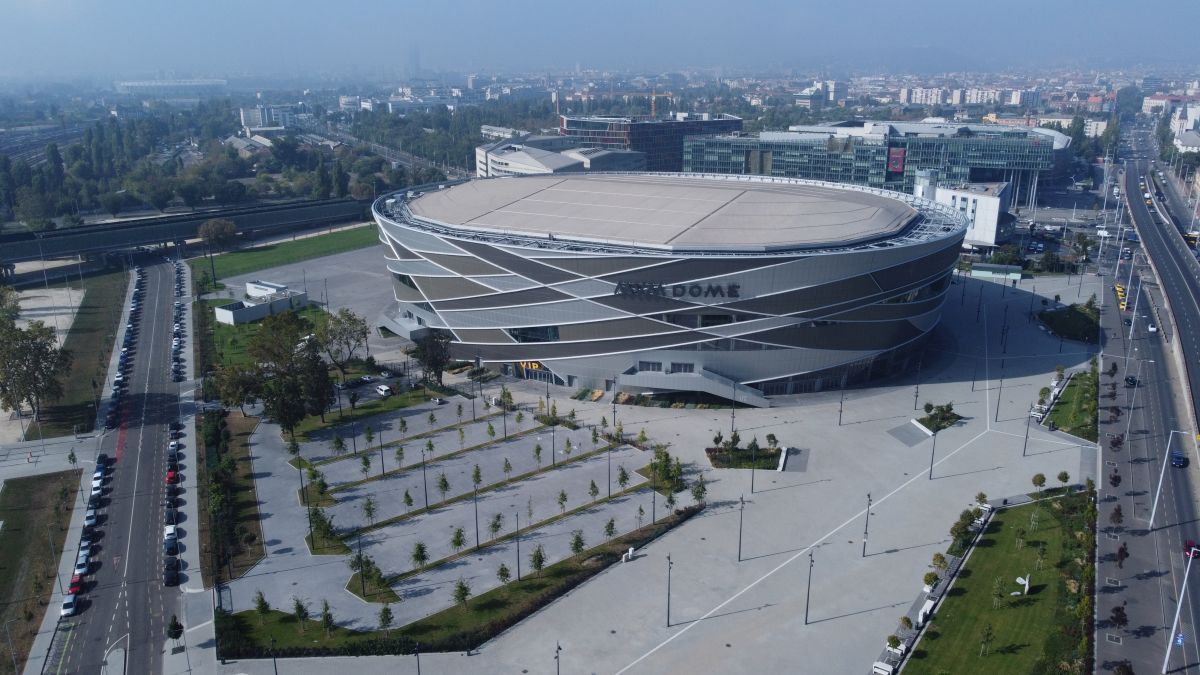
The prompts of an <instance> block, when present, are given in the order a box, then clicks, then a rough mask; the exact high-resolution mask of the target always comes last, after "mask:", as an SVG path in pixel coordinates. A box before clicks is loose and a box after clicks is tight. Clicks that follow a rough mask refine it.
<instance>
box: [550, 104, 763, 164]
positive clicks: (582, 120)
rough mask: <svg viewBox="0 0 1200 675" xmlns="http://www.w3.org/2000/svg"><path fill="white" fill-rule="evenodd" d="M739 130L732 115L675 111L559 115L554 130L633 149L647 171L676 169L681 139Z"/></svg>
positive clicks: (584, 140)
mask: <svg viewBox="0 0 1200 675" xmlns="http://www.w3.org/2000/svg"><path fill="white" fill-rule="evenodd" d="M741 130H742V119H741V118H740V117H734V116H732V115H709V114H707V113H705V114H701V115H694V114H688V113H676V114H675V115H674V116H673V117H668V118H652V117H588V116H574V115H561V116H560V117H559V126H558V133H559V135H560V136H571V137H574V138H576V139H578V140H579V143H580V144H581V145H583V146H587V147H596V148H610V149H618V150H637V151H638V152H643V153H645V154H646V170H647V171H679V170H680V169H681V168H682V167H683V139H684V138H686V137H689V136H707V135H713V134H728V133H732V132H736V131H741Z"/></svg>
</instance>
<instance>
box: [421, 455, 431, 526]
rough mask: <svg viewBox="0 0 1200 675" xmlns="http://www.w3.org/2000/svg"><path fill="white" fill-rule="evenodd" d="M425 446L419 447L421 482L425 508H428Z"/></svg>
mask: <svg viewBox="0 0 1200 675" xmlns="http://www.w3.org/2000/svg"><path fill="white" fill-rule="evenodd" d="M426 464H428V462H427V461H426V459H425V448H421V484H422V485H424V486H425V510H426V511H428V510H429V475H428V474H427V473H426V472H425V465H426Z"/></svg>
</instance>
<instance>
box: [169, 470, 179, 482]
mask: <svg viewBox="0 0 1200 675" xmlns="http://www.w3.org/2000/svg"><path fill="white" fill-rule="evenodd" d="M178 482H179V474H178V473H175V472H174V471H168V472H167V485H174V484H176V483H178Z"/></svg>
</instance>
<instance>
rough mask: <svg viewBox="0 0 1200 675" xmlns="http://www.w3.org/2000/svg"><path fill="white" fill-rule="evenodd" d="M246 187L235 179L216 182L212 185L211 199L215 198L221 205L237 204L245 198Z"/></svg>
mask: <svg viewBox="0 0 1200 675" xmlns="http://www.w3.org/2000/svg"><path fill="white" fill-rule="evenodd" d="M247 192H248V189H247V188H246V186H245V184H243V183H240V182H238V181H236V180H227V181H225V182H223V183H218V184H217V185H216V186H215V187H213V199H216V200H217V203H218V204H221V205H222V206H224V205H226V204H237V203H239V202H242V201H244V200H245V199H246V193H247Z"/></svg>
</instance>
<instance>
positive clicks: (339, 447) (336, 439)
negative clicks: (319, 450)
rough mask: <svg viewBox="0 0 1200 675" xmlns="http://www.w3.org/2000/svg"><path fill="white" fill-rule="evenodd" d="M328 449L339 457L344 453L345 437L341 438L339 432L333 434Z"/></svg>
mask: <svg viewBox="0 0 1200 675" xmlns="http://www.w3.org/2000/svg"><path fill="white" fill-rule="evenodd" d="M329 444H330V446H331V447H330V449H331V450H333V454H334V456H336V457H341V456H342V455H344V454H346V439H344V438H342V435H341V434H334V435H333V440H331V441H330V442H329Z"/></svg>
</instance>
